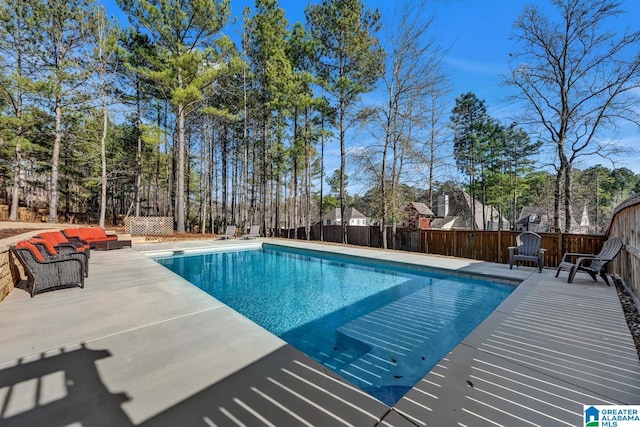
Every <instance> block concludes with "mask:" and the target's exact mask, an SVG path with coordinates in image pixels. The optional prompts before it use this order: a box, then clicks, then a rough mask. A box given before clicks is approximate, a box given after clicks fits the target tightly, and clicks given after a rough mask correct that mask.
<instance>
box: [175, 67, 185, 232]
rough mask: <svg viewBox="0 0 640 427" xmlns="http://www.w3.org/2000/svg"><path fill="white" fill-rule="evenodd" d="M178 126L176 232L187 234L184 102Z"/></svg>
mask: <svg viewBox="0 0 640 427" xmlns="http://www.w3.org/2000/svg"><path fill="white" fill-rule="evenodd" d="M178 87H179V88H182V87H183V82H182V71H181V70H180V69H178ZM177 113H178V114H177V117H176V119H177V121H178V123H177V125H178V129H177V132H178V176H177V183H176V184H177V185H176V186H177V188H176V193H177V194H176V222H177V224H176V231H177V232H178V233H184V232H185V228H184V225H185V215H184V214H185V211H184V210H185V204H184V195H185V188H184V181H185V176H184V173H185V128H184V115H185V105H184V104H183V103H182V102H179V103H178V111H177Z"/></svg>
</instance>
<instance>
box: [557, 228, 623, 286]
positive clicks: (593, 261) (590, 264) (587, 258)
mask: <svg viewBox="0 0 640 427" xmlns="http://www.w3.org/2000/svg"><path fill="white" fill-rule="evenodd" d="M622 246H624V244H623V243H622V239H620V238H619V237H612V238H611V239H609V240H607V241H606V242H604V245H602V249H601V250H600V252H599V253H597V254H595V255H594V254H580V253H575V252H567V253H565V254H564V255H563V257H562V262H561V263H560V265H558V271H556V277H558V275H559V274H560V270H569V277H568V278H567V282H569V283H572V282H573V279H574V277H575V276H576V273H577V272H578V271H584V272H585V273H589V275H590V276H591V277H592V278H593V280H595V281H597V275H600V277H602V280H604V282H605V283H606V284H607V286H611V284H610V283H609V279H608V278H607V274H606V268H607V264H609V263H610V262H611V261H613V259H614V258H615V257H616V255H618V253H619V252H620V250H621V249H622ZM570 258H576V261H575V262H570V261H569V259H570Z"/></svg>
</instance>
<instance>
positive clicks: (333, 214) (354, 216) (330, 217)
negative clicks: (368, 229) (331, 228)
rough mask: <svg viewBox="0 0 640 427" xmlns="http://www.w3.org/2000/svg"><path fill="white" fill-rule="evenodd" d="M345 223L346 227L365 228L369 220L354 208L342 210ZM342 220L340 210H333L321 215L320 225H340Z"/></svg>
mask: <svg viewBox="0 0 640 427" xmlns="http://www.w3.org/2000/svg"><path fill="white" fill-rule="evenodd" d="M344 216H345V221H346V223H347V225H357V226H366V225H367V224H368V223H369V220H368V219H367V217H366V216H364V215H363V214H362V213H361V212H360V211H358V210H357V209H356V208H346V209H345V210H344ZM340 224H342V218H341V215H340V208H335V209H332V210H330V211H329V212H327V213H326V214H324V215H322V225H340Z"/></svg>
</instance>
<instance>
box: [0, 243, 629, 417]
mask: <svg viewBox="0 0 640 427" xmlns="http://www.w3.org/2000/svg"><path fill="white" fill-rule="evenodd" d="M261 242H268V243H275V244H279V245H285V246H292V247H306V248H315V249H321V250H324V251H330V252H338V253H346V254H348V255H352V256H362V255H366V254H371V255H373V256H374V258H375V257H380V258H383V259H387V260H394V259H397V260H400V261H401V262H405V263H414V262H415V263H421V264H424V265H426V266H432V267H433V266H435V267H438V266H440V267H442V266H447V267H449V268H452V269H454V270H456V271H458V272H460V273H462V274H472V275H478V274H481V275H484V276H487V277H490V276H500V275H502V277H506V278H509V279H513V278H514V277H515V278H522V280H523V281H522V283H521V284H520V285H519V286H518V287H517V289H516V290H514V292H513V293H512V294H511V296H509V297H508V298H507V300H505V301H504V302H503V304H501V305H500V307H499V308H498V309H497V310H496V311H495V312H494V313H493V314H492V315H491V316H489V318H487V319H486V320H485V321H484V322H483V323H482V324H481V325H480V326H479V327H477V328H476V329H475V330H474V331H473V332H472V333H471V334H470V335H469V336H468V337H467V338H465V340H463V342H462V343H461V344H460V345H458V346H457V347H456V348H455V349H454V350H452V351H451V353H450V354H449V355H448V356H447V357H445V358H444V359H443V360H442V361H441V362H440V364H438V365H437V366H436V368H434V369H433V370H432V371H431V372H430V373H429V374H428V375H427V376H426V377H425V378H424V379H423V381H421V382H420V383H419V384H418V385H417V386H416V387H414V389H413V390H412V391H410V392H409V393H408V394H407V395H406V396H405V397H404V398H403V399H401V400H400V402H399V403H398V404H397V405H395V406H394V407H393V408H389V407H387V406H385V405H383V404H382V403H380V402H379V401H376V400H375V399H373V398H369V397H367V396H364V395H363V393H362V392H359V390H357V389H354V388H353V387H350V385H349V384H348V383H346V382H344V381H343V380H341V379H339V378H336V377H335V375H332V373H330V372H326V371H325V370H323V369H322V367H321V366H318V364H316V363H314V362H313V361H311V360H309V358H307V357H306V356H304V355H302V354H300V353H299V352H297V351H296V350H295V349H293V348H291V347H290V346H288V345H287V344H286V343H284V342H283V341H282V340H280V339H278V338H277V337H274V336H273V335H271V334H269V333H268V332H267V331H264V330H263V329H262V328H260V327H258V326H257V325H255V324H253V323H252V322H249V321H248V320H247V319H245V318H244V317H242V316H240V315H238V314H237V313H235V312H233V310H230V309H229V308H228V307H226V306H224V305H223V304H221V303H220V302H219V301H217V300H215V298H213V297H210V296H209V295H207V294H205V293H204V292H202V291H200V290H198V289H197V288H196V287H194V286H192V285H191V284H189V283H188V282H186V281H184V280H182V279H180V278H178V277H177V276H176V275H174V274H173V273H171V272H169V271H168V270H166V269H164V268H162V267H161V266H159V265H158V264H157V263H155V262H154V261H152V260H151V259H149V258H148V257H147V255H146V254H148V253H150V252H153V251H156V252H158V251H162V250H165V251H174V250H183V251H192V250H196V251H197V250H204V248H223V247H224V248H239V247H241V246H243V245H244V246H250V247H255V246H258V245H260V244H261ZM134 249H135V250H134ZM134 249H128V248H126V249H122V250H118V251H110V252H101V253H96V254H92V258H91V262H90V263H91V275H90V277H89V278H88V280H87V282H86V287H85V289H83V290H79V289H77V288H76V289H63V290H57V291H54V292H48V293H44V294H41V295H36V297H35V298H34V299H30V298H28V296H27V295H26V292H24V291H22V290H20V289H15V290H14V291H12V293H11V294H10V295H9V296H8V297H7V299H6V300H5V301H4V302H3V303H2V304H0V331H3V333H2V335H1V336H0V342H1V343H2V346H0V378H3V379H4V381H3V382H0V397H2V396H5V398H6V399H9V400H8V402H9V403H8V404H7V402H6V401H5V406H4V408H5V411H4V413H3V414H0V420H2V421H3V422H7V423H8V425H11V424H12V422H13V423H15V424H19V423H21V422H22V423H24V422H25V421H34V420H43V419H46V418H45V417H50V416H55V417H56V418H59V419H65V420H71V421H78V420H82V421H83V422H87V423H89V424H91V421H94V423H95V422H96V421H102V423H105V422H106V421H109V422H110V423H113V422H117V423H118V424H120V425H145V424H149V425H172V424H174V423H176V422H178V421H182V422H184V421H185V420H191V422H192V423H193V422H196V421H197V422H199V423H201V422H202V421H203V420H204V422H209V421H211V422H213V423H214V424H217V425H226V424H231V423H232V421H231V420H233V419H234V418H237V419H238V420H244V421H243V422H244V423H245V424H247V423H248V424H247V425H251V420H253V423H254V424H255V422H256V420H261V419H266V420H269V421H270V422H272V423H275V424H276V425H283V423H287V425H291V424H300V425H304V420H313V421H314V424H321V423H323V420H325V421H326V422H329V423H331V424H335V423H336V420H341V421H340V422H343V423H346V424H352V425H374V424H376V423H378V422H379V423H380V424H381V425H394V426H404V425H407V426H414V425H427V423H428V424H429V425H451V424H458V423H460V424H467V425H483V424H491V423H502V424H507V425H509V424H511V425H513V424H514V423H515V422H519V420H523V419H526V420H529V422H532V423H534V424H543V425H544V424H549V422H550V420H554V421H553V423H554V424H555V423H556V421H558V420H559V421H558V422H560V423H564V424H571V425H576V424H579V423H580V422H581V411H582V406H581V404H601V403H627V404H639V403H640V401H639V400H640V398H638V397H637V396H640V363H639V362H638V360H637V355H636V354H635V348H634V346H633V342H632V341H631V336H630V334H629V333H628V330H626V329H625V328H626V323H625V321H624V317H623V315H622V310H621V308H620V307H619V302H618V300H617V294H616V292H615V289H613V288H607V287H606V286H605V285H604V284H602V282H599V283H595V284H594V283H593V282H591V279H589V278H588V277H579V278H577V279H576V281H575V283H574V284H567V283H566V281H565V280H566V279H565V280H563V279H562V278H560V279H556V278H555V277H553V275H554V271H552V270H544V271H543V273H537V272H536V271H535V269H533V268H527V267H521V268H518V269H514V270H509V269H508V266H504V265H498V264H492V263H484V262H478V261H472V260H462V259H455V258H448V257H434V256H429V255H424V254H411V253H406V252H399V251H381V250H371V249H365V248H357V247H351V246H349V247H343V246H338V245H322V244H317V243H307V242H299V241H283V240H271V239H257V240H255V241H239V239H238V241H234V240H232V241H198V242H172V243H165V244H144V245H140V244H134ZM143 254H144V255H143ZM581 307H590V308H592V307H595V308H597V309H598V310H600V311H602V312H603V313H605V314H603V315H600V314H599V312H598V311H597V310H594V311H593V312H592V313H591V314H590V315H585V314H584V313H582V312H580V311H577V308H581ZM540 312H544V318H543V316H539V313H540ZM17 319H19V322H16V320H17ZM576 324H578V325H576ZM549 331H553V334H552V333H550V332H549ZM584 331H586V332H585V334H583V333H582V332H584ZM625 331H626V332H625ZM583 335H584V336H583ZM572 336H576V337H580V340H581V341H580V342H581V343H583V344H582V347H581V346H577V345H575V343H572V340H571V337H572ZM167 337H170V339H168V338H167ZM514 343H517V345H515V344H514ZM532 343H537V344H536V346H537V350H536V354H535V357H534V355H532V353H531V351H530V347H531V346H532V345H533V344H532ZM542 343H544V345H541V344H542ZM603 343H604V344H606V345H607V346H609V347H611V349H608V348H609V347H607V350H606V351H605V350H602V349H601V348H600V347H602V346H604V344H603ZM598 346H600V347H598ZM514 348H519V349H520V350H517V351H514ZM68 358H75V359H74V360H76V359H78V360H80V361H84V360H85V359H86V363H77V362H78V360H76V362H74V363H73V364H70V363H69V361H68ZM562 359H566V362H563V361H562ZM534 361H535V362H534ZM70 366H81V367H82V368H81V369H80V368H78V370H79V371H78V372H76V371H75V370H74V369H75V368H72V367H70ZM487 366H491V367H492V368H491V369H488V368H487ZM550 366H555V368H551V367H550ZM576 366H580V372H576V369H577V368H576ZM603 366H606V367H607V368H606V372H610V374H606V375H605V374H603ZM34 367H37V368H38V369H35V370H34ZM39 370H40V371H42V370H44V371H46V372H49V371H53V372H58V371H62V372H64V374H65V376H66V377H67V378H73V380H74V381H76V383H75V384H77V385H76V386H71V385H69V383H68V384H67V386H66V387H67V395H66V396H65V397H63V398H62V400H55V399H53V397H55V396H56V395H60V390H56V389H53V391H51V390H50V389H48V388H47V387H44V388H41V391H40V397H39V399H40V400H43V401H44V402H45V403H34V404H32V406H33V407H32V408H28V407H26V409H25V408H23V407H25V405H26V404H25V403H24V402H30V401H33V399H34V396H33V390H31V391H29V390H26V389H24V387H26V386H24V385H22V384H23V382H24V380H25V378H32V377H33V376H35V379H36V380H38V378H39V381H40V382H41V383H42V384H45V385H46V384H47V381H49V382H51V381H52V380H51V378H50V377H49V376H46V375H42V374H37V372H39ZM498 370H499V371H500V372H502V374H501V375H499V374H498ZM488 371H491V372H490V373H487V372H488ZM494 371H495V372H494ZM34 372H35V373H34ZM79 374H82V375H79ZM38 375H40V376H38ZM607 375H609V376H611V378H609V377H608V376H607ZM487 376H491V377H490V378H489V377H487ZM516 376H517V378H518V379H517V383H516V382H514V381H515V379H514V378H515V377H516ZM623 377H624V378H623ZM87 378H91V381H88V380H87ZM500 378H502V379H500ZM613 380H615V381H613ZM54 382H55V381H54ZM514 384H518V385H517V387H514ZM3 387H4V389H3ZM63 388H64V387H63ZM3 390H9V391H10V392H11V393H9V395H10V396H9V398H8V397H6V396H7V395H6V394H5V395H3V394H2V391H3ZM78 390H80V391H82V390H90V392H89V393H88V394H86V393H85V394H83V395H84V396H85V398H84V399H82V398H79V397H78V396H77V392H78ZM521 390H526V391H527V392H526V393H525V394H522V391H521ZM560 391H561V392H560ZM635 391H639V392H638V393H636V394H635V395H633V394H630V393H633V392H635ZM56 393H57V394H56ZM260 393H262V394H260ZM63 394H64V393H63ZM559 395H562V398H560V397H558V396H559ZM52 396H53V397H52ZM87 396H88V397H87ZM564 396H571V399H568V400H567V399H564ZM36 400H38V399H36ZM559 400H560V403H558V401H559ZM13 402H19V403H15V404H14V403H13ZM47 402H49V403H47ZM51 402H53V403H51ZM105 402H107V403H108V404H107V405H105ZM212 402H213V403H214V404H213V406H212ZM523 403H524V404H523ZM16 405H17V406H16ZM14 406H16V408H17V409H16V408H14ZM26 406H28V405H26ZM524 406H526V407H524ZM88 408H90V410H89V409H88ZM91 411H94V413H92V414H89V412H91ZM292 411H293V412H292ZM52 414H53V415H52ZM65 417H66V418H65Z"/></svg>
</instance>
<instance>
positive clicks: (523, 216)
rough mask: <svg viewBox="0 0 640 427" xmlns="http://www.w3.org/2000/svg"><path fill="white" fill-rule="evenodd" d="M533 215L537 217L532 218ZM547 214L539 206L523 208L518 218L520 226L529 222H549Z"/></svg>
mask: <svg viewBox="0 0 640 427" xmlns="http://www.w3.org/2000/svg"><path fill="white" fill-rule="evenodd" d="M532 215H535V217H533V218H532ZM547 219H548V215H547V212H546V211H545V210H544V209H543V208H541V207H539V206H523V207H522V210H521V211H520V216H519V217H518V224H526V223H528V222H541V221H542V220H547Z"/></svg>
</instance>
